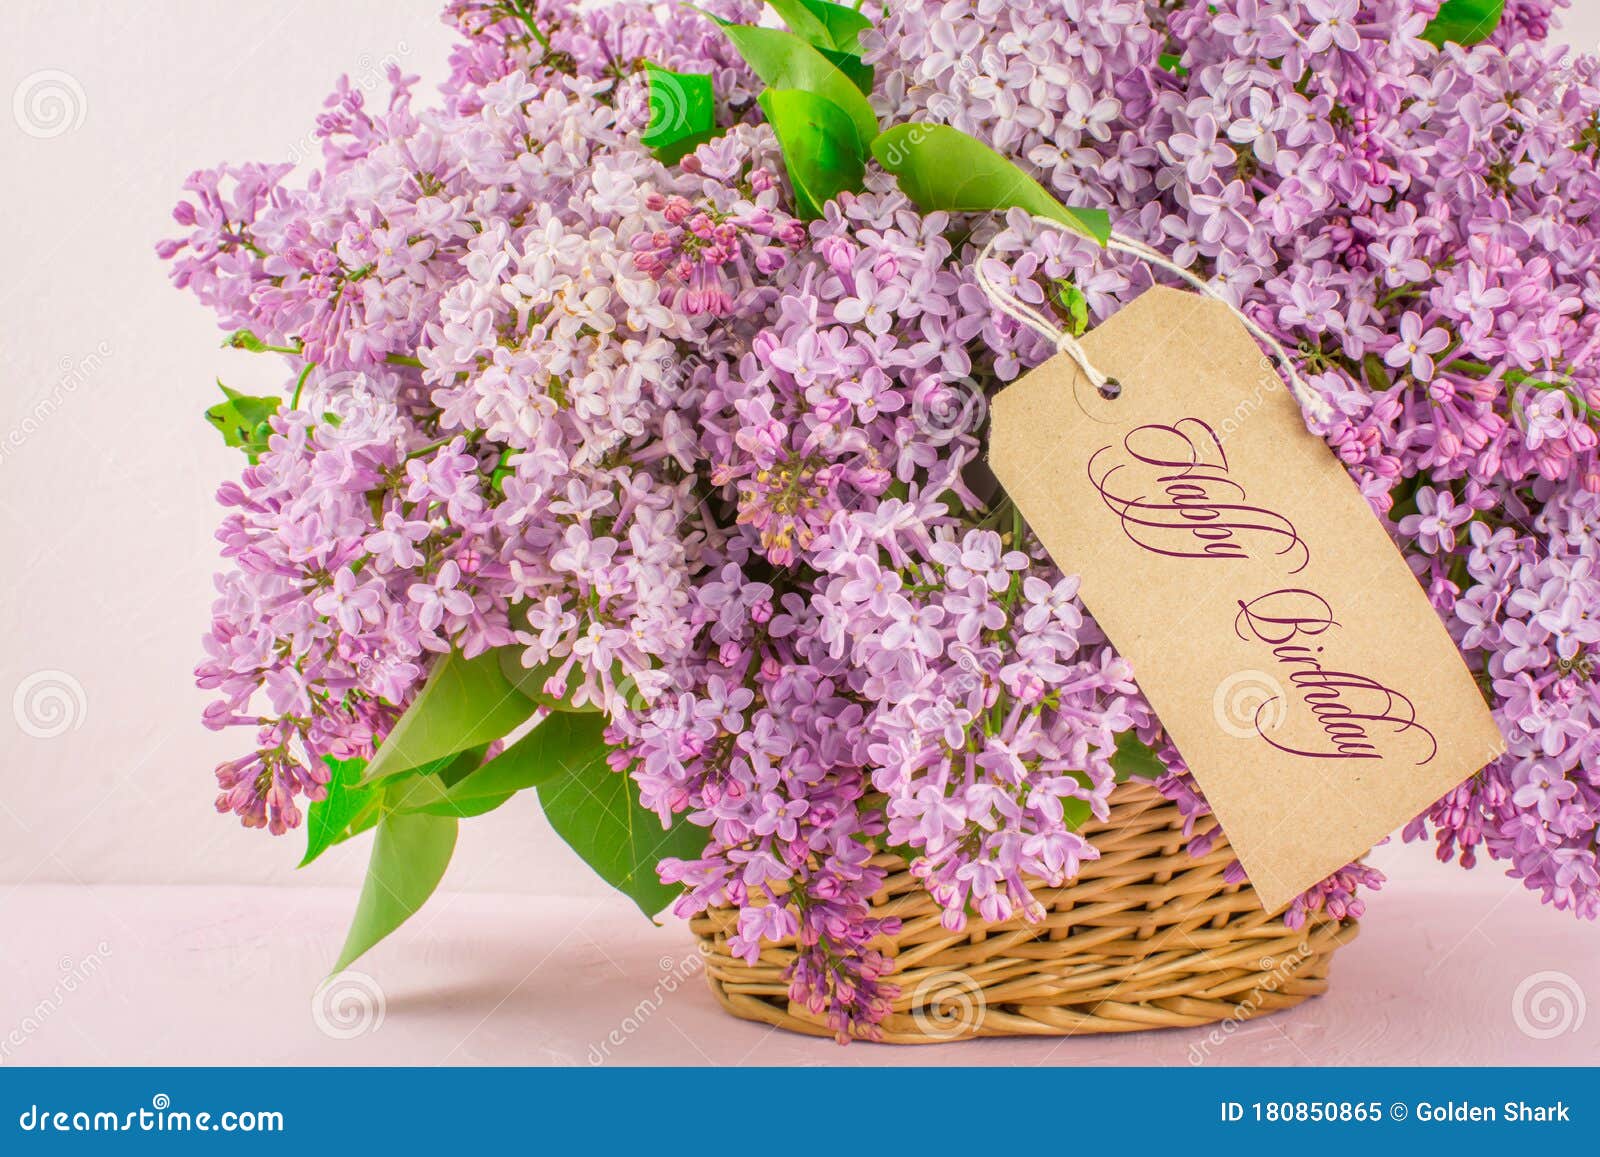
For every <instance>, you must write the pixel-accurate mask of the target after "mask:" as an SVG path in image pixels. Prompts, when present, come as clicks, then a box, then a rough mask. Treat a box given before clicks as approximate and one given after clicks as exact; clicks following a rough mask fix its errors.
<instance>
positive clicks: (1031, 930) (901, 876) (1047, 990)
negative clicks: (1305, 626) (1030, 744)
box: [692, 782, 1357, 1044]
mask: <svg viewBox="0 0 1600 1157" xmlns="http://www.w3.org/2000/svg"><path fill="white" fill-rule="evenodd" d="M1207 824H1212V825H1214V824H1215V820H1214V819H1212V818H1211V817H1205V818H1204V819H1202V820H1201V821H1200V822H1199V824H1198V825H1197V827H1196V831H1197V832H1203V831H1205V830H1206V825H1207ZM1083 830H1084V834H1085V835H1086V836H1088V837H1089V838H1090V839H1092V840H1093V842H1094V844H1095V846H1096V847H1098V848H1099V849H1100V858H1099V859H1098V860H1091V861H1086V862H1085V863H1084V865H1083V870H1082V872H1081V874H1080V875H1079V876H1078V877H1077V878H1076V879H1075V880H1073V881H1072V882H1070V883H1069V884H1067V885H1066V886H1065V887H1061V888H1046V887H1039V888H1036V889H1035V891H1034V894H1035V896H1037V897H1038V899H1039V901H1040V902H1041V903H1042V904H1043V905H1044V906H1045V909H1046V916H1045V919H1044V921H1043V923H1039V924H1029V923H1027V922H1025V921H1023V920H1022V919H1021V918H1015V919H1012V920H1007V921H1005V922H1004V923H999V924H986V923H984V922H983V921H981V920H978V919H976V918H970V919H969V920H968V922H967V927H966V929H965V930H964V931H962V932H959V933H956V932H951V931H949V930H948V929H946V928H945V927H944V925H943V924H941V923H940V921H939V909H938V907H937V906H936V905H935V904H934V902H933V901H932V899H931V898H930V897H929V896H928V895H927V893H926V892H924V891H923V890H922V885H921V882H920V881H918V880H916V879H915V878H913V877H912V875H911V873H910V871H909V870H908V869H907V866H906V863H905V861H904V860H902V859H900V858H899V857H898V856H895V855H892V854H884V853H880V854H879V855H878V856H876V857H875V858H874V863H876V864H878V865H879V866H881V867H883V868H885V869H886V870H887V871H888V873H889V875H888V878H887V880H886V881H885V883H884V887H883V890H882V891H881V892H880V893H879V894H878V895H877V896H875V897H874V898H873V905H874V908H875V914H877V915H882V916H898V917H899V918H900V921H901V931H900V933H899V935H898V936H894V937H889V938H886V939H885V940H884V941H883V942H882V943H881V944H880V945H879V947H881V948H882V949H883V951H884V952H886V953H888V954H890V955H893V956H894V957H895V971H894V973H893V975H892V976H891V977H890V978H889V979H890V980H891V981H892V982H893V983H894V984H896V985H897V986H899V989H900V994H899V996H898V997H897V998H896V999H895V1001H894V1005H893V1010H892V1012H891V1013H890V1015H889V1016H888V1017H887V1018H886V1019H885V1020H884V1022H883V1023H882V1025H881V1026H880V1028H881V1029H882V1039H883V1040H884V1041H885V1042H888V1043H892V1044H927V1043H936V1042H942V1041H952V1040H961V1039H965V1038H970V1037H979V1036H1070V1035H1074V1034H1077V1033H1094V1032H1131V1031H1137V1030H1140V1029H1149V1028H1171V1027H1192V1026H1196V1025H1205V1024H1212V1023H1215V1022H1218V1021H1224V1020H1245V1019H1248V1018H1250V1017H1253V1016H1259V1015H1261V1014H1263V1013H1268V1012H1275V1011H1277V1010H1279V1009H1284V1008H1291V1007H1293V1006H1294V1005H1296V1004H1299V1003H1300V1002H1301V1001H1303V1000H1305V999H1306V998H1307V997H1310V996H1316V995H1318V994H1320V993H1322V992H1324V991H1326V989H1327V986H1328V981H1327V977H1328V965H1329V962H1330V960H1331V958H1332V956H1333V953H1334V951H1335V950H1336V949H1338V948H1339V947H1340V946H1341V945H1343V944H1347V943H1349V942H1350V941H1351V940H1353V939H1354V938H1355V936H1356V932H1357V926H1356V924H1355V922H1354V921H1344V922H1340V921H1336V920H1333V919H1331V918H1330V917H1328V916H1327V915H1326V914H1324V913H1321V912H1317V913H1313V914H1312V915H1311V916H1310V917H1309V918H1308V919H1307V921H1306V923H1305V925H1304V926H1303V927H1302V928H1300V929H1298V930H1295V929H1290V928H1288V927H1286V926H1285V925H1284V923H1283V921H1282V920H1281V919H1280V918H1278V917H1273V916H1268V915H1267V914H1266V913H1264V912H1263V911H1262V910H1261V906H1260V904H1259V903H1258V902H1257V900H1256V895H1255V892H1254V890H1253V889H1251V887H1250V885H1249V884H1228V883H1226V882H1225V881H1224V880H1223V872H1224V871H1225V870H1226V869H1227V867H1228V865H1229V863H1231V862H1232V861H1233V859H1234V855H1233V852H1232V851H1231V850H1230V849H1229V847H1228V842H1227V839H1226V837H1224V836H1222V835H1221V834H1220V833H1219V834H1218V836H1217V839H1216V843H1215V845H1214V846H1213V848H1212V849H1211V851H1210V852H1209V853H1207V854H1206V855H1204V856H1200V857H1194V856H1190V855H1189V854H1188V852H1187V851H1185V847H1186V845H1187V844H1188V838H1187V837H1185V835H1184V834H1183V817H1182V815H1181V814H1180V813H1179V811H1178V808H1177V806H1176V805H1175V804H1173V803H1172V802H1171V801H1169V800H1168V799H1166V797H1164V796H1163V795H1161V793H1160V792H1158V791H1156V789H1155V788H1153V787H1151V786H1149V785H1148V784H1144V783H1133V782H1130V783H1124V784H1122V785H1121V786H1119V787H1118V788H1117V789H1116V791H1115V793H1114V794H1113V796H1112V799H1111V815H1110V817H1109V818H1108V819H1107V820H1105V821H1104V822H1100V821H1091V822H1090V823H1089V824H1087V825H1085V827H1084V829H1083ZM737 917H738V913H737V910H736V909H732V908H714V909H711V910H710V911H708V912H706V913H704V914H703V915H701V916H699V917H697V918H696V919H695V920H694V921H693V922H692V927H693V929H694V931H695V933H696V934H697V935H698V936H699V937H700V938H701V941H702V947H703V949H704V951H705V954H706V975H707V977H708V979H709V980H710V982H711V988H712V991H713V992H715V994H716V996H717V998H718V999H719V1000H720V1001H721V1002H722V1004H723V1006H724V1007H726V1008H727V1009H728V1011H729V1012H731V1013H733V1015H735V1016H738V1017H742V1018H744V1019H746V1020H756V1021H762V1022H765V1023H766V1024H771V1025H776V1026H778V1027H780V1028H786V1029H790V1030H792V1031H795V1032H802V1033H810V1034H813V1035H817V1036H832V1035H833V1030H832V1029H830V1028H829V1027H828V1026H827V1024H826V1023H825V1022H824V1021H823V1019H822V1018H821V1017H818V1016H815V1015H813V1014H812V1013H811V1012H810V1011H809V1010H807V1009H806V1008H805V1007H804V1006H802V1005H799V1004H795V1003H793V1002H791V1001H790V1000H789V995H788V994H789V986H788V982H787V981H786V980H785V979H784V973H785V971H786V970H787V968H788V966H789V964H790V963H791V962H792V961H793V960H794V957H795V950H794V947H793V945H792V943H783V944H778V945H764V946H763V948H762V952H761V956H760V958H759V959H758V960H757V962H756V963H755V964H753V965H751V964H746V963H745V962H744V960H743V959H741V958H738V957H735V956H733V955H732V954H731V953H730V952H729V951H728V938H729V937H730V936H731V935H733V933H734V932H735V930H736V926H737V925H736V922H737Z"/></svg>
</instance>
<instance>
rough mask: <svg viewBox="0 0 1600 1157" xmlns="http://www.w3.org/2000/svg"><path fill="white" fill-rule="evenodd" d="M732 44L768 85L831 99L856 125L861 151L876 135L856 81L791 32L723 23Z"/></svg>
mask: <svg viewBox="0 0 1600 1157" xmlns="http://www.w3.org/2000/svg"><path fill="white" fill-rule="evenodd" d="M722 31H723V32H725V33H727V34H728V39H729V40H731V41H733V46H734V47H735V48H737V49H738V50H739V55H740V56H742V57H744V60H745V63H746V64H748V65H749V66H750V68H751V71H753V72H754V73H755V74H756V75H757V76H759V77H760V78H761V79H762V81H763V82H765V83H766V85H767V86H768V87H769V88H777V89H798V90H800V91H801V92H809V93H811V94H812V95H813V96H820V97H822V98H823V99H824V100H831V101H832V102H833V103H834V104H836V105H838V106H839V107H840V108H841V109H843V110H844V112H845V115H846V116H848V117H849V118H850V123H851V124H852V125H854V126H855V130H856V136H857V138H858V139H859V141H860V145H861V149H862V152H863V154H864V153H865V150H866V147H867V143H868V142H869V141H871V140H872V139H873V138H874V137H876V136H877V135H878V118H877V115H876V114H875V113H874V112H873V111H872V106H871V105H870V104H868V103H867V98H866V97H865V96H864V95H862V92H861V90H860V89H859V88H857V87H856V86H855V83H854V82H853V81H851V79H850V78H849V77H848V76H846V75H845V74H844V73H842V72H840V71H839V70H838V69H837V68H835V67H834V65H833V64H832V63H831V62H830V61H829V60H828V58H827V57H825V56H823V55H822V53H820V52H818V51H817V50H816V49H815V48H813V47H812V46H811V45H809V44H807V43H806V42H805V41H804V40H801V39H800V38H799V37H798V36H796V35H794V33H792V32H784V31H782V30H781V29H777V28H757V27H755V26H754V25H751V24H723V25H722Z"/></svg>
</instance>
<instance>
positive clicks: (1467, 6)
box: [1422, 0, 1506, 48]
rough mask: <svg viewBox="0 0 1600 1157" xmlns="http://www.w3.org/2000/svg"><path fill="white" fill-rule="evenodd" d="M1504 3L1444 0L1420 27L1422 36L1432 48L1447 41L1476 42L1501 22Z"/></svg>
mask: <svg viewBox="0 0 1600 1157" xmlns="http://www.w3.org/2000/svg"><path fill="white" fill-rule="evenodd" d="M1505 6H1506V4H1505V0H1444V3H1443V4H1441V5H1440V6H1439V14H1438V15H1437V16H1435V17H1434V18H1433V19H1432V20H1430V21H1429V22H1428V26H1427V27H1426V28H1424V29H1423V30H1422V39H1424V40H1426V41H1427V42H1428V43H1429V44H1432V45H1433V46H1434V47H1435V48H1443V47H1444V46H1445V43H1446V42H1447V41H1454V42H1455V43H1456V44H1461V45H1467V46H1470V45H1473V44H1477V43H1478V42H1479V41H1481V40H1485V39H1487V38H1488V37H1489V35H1490V34H1491V33H1493V32H1494V30H1495V29H1496V28H1498V27H1499V26H1500V16H1501V13H1502V12H1503V11H1504V10H1505Z"/></svg>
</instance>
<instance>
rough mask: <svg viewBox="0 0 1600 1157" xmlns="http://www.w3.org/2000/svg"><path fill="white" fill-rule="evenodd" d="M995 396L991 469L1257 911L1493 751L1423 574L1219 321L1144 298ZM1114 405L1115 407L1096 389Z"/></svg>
mask: <svg viewBox="0 0 1600 1157" xmlns="http://www.w3.org/2000/svg"><path fill="white" fill-rule="evenodd" d="M1082 346H1083V349H1084V351H1085V352H1086V353H1087V355H1088V358H1089V362H1090V364H1091V365H1093V366H1094V367H1095V368H1096V369H1097V370H1099V371H1100V372H1102V373H1104V374H1106V375H1107V376H1109V377H1110V378H1112V379H1114V380H1115V381H1116V382H1117V383H1118V384H1119V385H1120V390H1121V392H1120V394H1119V395H1118V396H1117V397H1115V398H1106V397H1102V396H1101V393H1100V391H1098V390H1096V389H1095V388H1094V387H1093V386H1091V385H1090V384H1089V381H1088V379H1087V378H1085V377H1084V375H1083V373H1082V371H1081V370H1080V369H1079V367H1078V366H1077V364H1076V363H1075V362H1073V361H1072V360H1071V359H1070V358H1069V357H1067V356H1065V355H1061V356H1057V357H1055V358H1053V359H1051V360H1050V361H1049V362H1046V363H1045V364H1044V365H1042V366H1040V367H1039V368H1038V369H1036V370H1034V371H1033V372H1032V373H1030V374H1028V375H1027V376H1025V377H1024V378H1022V379H1021V380H1020V381H1018V382H1016V383H1015V384H1014V385H1012V386H1010V387H1009V388H1008V389H1006V390H1005V391H1004V392H1002V393H1001V394H1000V395H999V397H998V398H996V399H995V402H994V407H993V416H992V429H991V433H990V450H989V461H990V465H991V467H992V468H993V470H994V472H995V474H996V475H997V476H998V477H999V479H1000V481H1001V483H1002V484H1003V485H1004V486H1005V488H1006V490H1007V491H1008V492H1009V493H1010V495H1011V497H1012V499H1013V501H1015V502H1016V504H1017V506H1018V507H1019V508H1020V509H1021V511H1022V514H1023V517H1025V518H1026V519H1027V521H1028V523H1029V525H1030V526H1032V528H1033V530H1034V532H1035V533H1036V534H1037V535H1038V536H1039V538H1040V540H1041V541H1042V542H1043V543H1044V546H1045V548H1046V549H1047V550H1049V552H1050V554H1051V557H1052V558H1054V560H1055V561H1056V562H1057V564H1058V565H1059V566H1060V567H1061V569H1062V570H1063V571H1064V572H1066V573H1068V574H1077V575H1079V576H1080V577H1081V580H1082V585H1081V587H1080V594H1081V596H1082V598H1083V601H1084V603H1085V605H1086V606H1087V607H1088V608H1089V611H1090V613H1091V614H1093V615H1094V617H1095V619H1096V620H1097V621H1098V622H1099V624H1100V625H1101V627H1102V628H1103V629H1104V630H1105V632H1106V634H1107V635H1108V636H1109V637H1110V639H1111V641H1112V643H1113V644H1114V645H1115V646H1116V647H1117V649H1118V650H1119V651H1120V652H1121V653H1122V654H1123V655H1125V656H1126V657H1127V658H1128V659H1129V661H1130V662H1132V664H1133V668H1134V678H1135V679H1136V680H1137V681H1138V684H1139V687H1140V689H1141V690H1142V691H1143V692H1144V694H1145V696H1146V697H1147V698H1148V699H1149V701H1150V703H1151V705H1152V706H1153V707H1154V708H1155V710H1156V712H1157V714H1158V715H1159V716H1160V718H1161V722H1162V724H1163V725H1164V726H1165V727H1166V729H1167V732H1168V734H1169V735H1170V736H1171V737H1172V739H1173V741H1174V742H1175V743H1176V744H1177V747H1178V750H1179V751H1180V752H1182V754H1183V757H1184V759H1185V760H1186V761H1187V763H1188V765H1189V768H1190V770H1191V771H1192V772H1193V773H1194V776H1195V778H1196V779H1197V780H1198V781H1199V782H1200V786H1201V788H1202V789H1203V790H1204V791H1205V793H1206V798H1207V799H1208V800H1210V802H1211V805H1212V807H1213V808H1214V809H1215V811H1216V814H1217V818H1218V819H1219V821H1220V822H1221V824H1222V827H1223V830H1224V831H1225V832H1226V833H1227V836H1228V840H1229V842H1230V843H1231V844H1232V845H1233V848H1234V851H1235V852H1236V853H1237V854H1238V856H1239V861H1240V863H1241V864H1243V866H1244V869H1245V871H1246V872H1247V873H1248V874H1249V876H1250V882H1251V883H1252V884H1253V885H1254V887H1255V889H1256V891H1257V893H1259V895H1260V897H1261V900H1262V903H1263V904H1264V905H1265V906H1266V908H1267V910H1268V911H1269V912H1276V911H1278V910H1279V909H1281V908H1283V907H1284V906H1285V905H1287V904H1288V903H1289V901H1291V900H1292V899H1294V897H1295V896H1296V895H1298V894H1299V893H1300V892H1302V891H1304V890H1305V889H1306V888H1308V887H1310V886H1311V885H1313V884H1315V883H1317V882H1318V881H1319V880H1321V879H1323V878H1324V877H1325V876H1327V875H1328V874H1329V873H1331V872H1334V871H1337V870H1338V869H1339V868H1341V867H1343V866H1344V865H1345V864H1347V863H1349V862H1351V861H1352V860H1354V859H1356V858H1357V857H1359V856H1361V855H1363V854H1365V853H1366V852H1367V850H1368V849H1370V848H1371V847H1372V845H1373V844H1375V843H1377V842H1378V841H1379V840H1381V839H1382V838H1383V837H1384V836H1386V835H1388V834H1389V833H1390V832H1392V831H1394V830H1395V829H1396V828H1398V827H1400V826H1402V825H1403V824H1405V823H1406V822H1408V821H1409V820H1411V819H1412V818H1413V817H1414V816H1416V815H1417V814H1418V813H1420V812H1421V811H1423V810H1424V809H1425V808H1427V807H1428V805H1430V804H1432V803H1433V802H1434V801H1435V800H1437V799H1438V798H1439V797H1440V796H1442V795H1443V794H1444V793H1445V792H1447V791H1449V790H1450V789H1451V788H1453V787H1455V786H1456V785H1457V784H1458V783H1460V782H1461V781H1462V780H1463V779H1465V778H1466V777H1467V776H1469V775H1471V774H1473V773H1474V772H1476V771H1477V770H1478V769H1480V768H1481V767H1483V765H1484V764H1485V763H1488V762H1489V761H1490V760H1492V759H1494V758H1495V757H1496V756H1497V755H1499V754H1500V752H1501V751H1502V750H1503V749H1504V745H1503V741H1502V739H1501V736H1500V732H1499V729H1498V728H1497V727H1496V725H1495V723H1494V721H1493V719H1492V718H1491V717H1490V714H1489V710H1488V707H1487V705H1486V704H1485V703H1484V700H1483V697H1482V695H1481V694H1480V693H1479V691H1478V688H1477V685H1476V683H1475V681H1474V680H1473V678H1472V675H1471V674H1470V673H1469V672H1468V670H1467V668H1466V665H1465V664H1464V663H1463V662H1462V659H1461V655H1460V653H1459V652H1458V650H1457V649H1456V646H1455V644H1454V643H1453V642H1452V640H1451V638H1450V636H1449V633H1448V632H1447V631H1446V630H1445V628H1444V625H1443V624H1442V623H1441V622H1440V620H1439V617H1438V615H1437V613H1436V612H1435V611H1434V610H1433V608H1432V606H1431V605H1430V604H1429V603H1428V600H1427V597H1426V595H1425V594H1424V593H1423V591H1422V588H1421V587H1420V586H1419V585H1418V583H1417V580H1416V578H1415V577H1414V576H1413V575H1412V573H1411V571H1410V569H1409V568H1408V567H1407V566H1406V564H1405V561H1404V559H1403V558H1402V557H1401V555H1400V552H1399V551H1398V550H1397V549H1396V547H1395V545H1394V544H1393V543H1392V542H1391V541H1390V539H1389V536H1388V535H1387V534H1386V533H1385V531H1384V529H1383V526H1382V525H1381V524H1380V522H1379V521H1378V519H1377V517H1376V516H1375V515H1374V514H1373V513H1372V511H1371V509H1370V508H1369V507H1368V505H1367V503H1366V500H1365V499H1363V498H1362V497H1361V495H1360V492H1359V491H1358V490H1357V489H1356V487H1355V484H1354V483H1353V482H1352V481H1351V480H1350V477H1349V475H1348V474H1346V472H1345V470H1344V468H1343V467H1342V466H1340V464H1339V463H1338V461H1337V460H1336V459H1335V458H1334V456H1333V454H1332V453H1331V452H1330V451H1329V450H1328V448H1327V446H1326V445H1325V444H1324V443H1323V442H1322V441H1321V440H1320V439H1319V438H1317V437H1316V436H1314V435H1312V434H1310V433H1309V432H1307V430H1306V429H1305V426H1304V424H1303V422H1302V420H1301V416H1300V410H1299V407H1298V406H1297V405H1296V403H1295V401H1294V399H1293V397H1292V396H1291V395H1290V393H1289V391H1288V389H1287V388H1286V387H1285V385H1284V382H1283V380H1282V378H1280V377H1279V376H1278V374H1277V371H1276V369H1275V368H1274V367H1273V366H1272V364H1271V363H1270V362H1269V361H1268V360H1267V359H1266V358H1265V357H1264V355H1263V354H1262V351H1261V349H1260V348H1259V347H1258V346H1257V345H1256V343H1255V341H1254V340H1253V339H1252V338H1251V336H1250V334H1249V333H1248V331H1246V329H1245V328H1244V326H1243V325H1242V324H1241V322H1240V321H1239V319H1238V318H1237V317H1236V316H1235V315H1234V313H1233V312H1232V311H1231V310H1230V309H1229V308H1228V307H1227V306H1226V305H1224V304H1223V303H1221V302H1218V301H1214V300H1210V299H1207V298H1204V297H1201V296H1199V295H1196V294H1192V293H1186V292H1182V291H1179V290H1174V289H1166V288H1160V287H1158V288H1154V289H1151V290H1149V291H1147V292H1146V293H1145V294H1144V295H1142V296H1141V297H1139V298H1138V299H1137V300H1135V301H1134V302H1132V303H1131V304H1129V305H1128V306H1126V307H1125V308H1124V309H1122V310H1121V311H1120V312H1119V313H1117V314H1115V315H1114V316H1113V317H1112V318H1111V319H1110V320H1108V321H1107V322H1105V323H1104V324H1103V325H1101V326H1099V327H1098V328H1096V329H1094V330H1092V331H1091V332H1090V333H1089V334H1088V335H1087V336H1086V337H1085V338H1084V339H1083V341H1082ZM1108 392H1109V391H1108Z"/></svg>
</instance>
